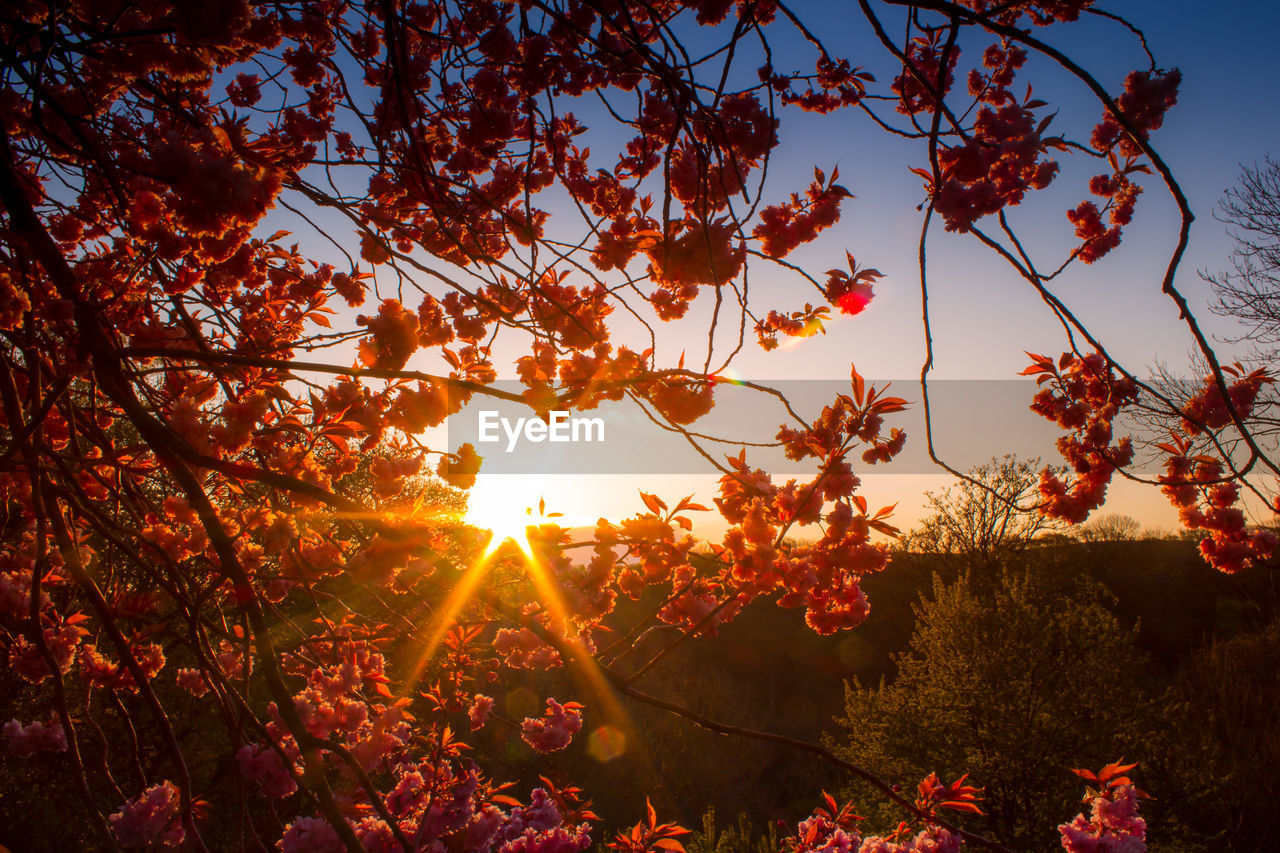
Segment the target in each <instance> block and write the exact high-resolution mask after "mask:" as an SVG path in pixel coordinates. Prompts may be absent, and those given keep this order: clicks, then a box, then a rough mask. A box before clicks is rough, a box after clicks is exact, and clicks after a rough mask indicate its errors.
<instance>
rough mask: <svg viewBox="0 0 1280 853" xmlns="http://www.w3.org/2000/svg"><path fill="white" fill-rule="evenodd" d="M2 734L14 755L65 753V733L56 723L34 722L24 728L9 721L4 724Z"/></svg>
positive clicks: (60, 725) (15, 722) (17, 723)
mask: <svg viewBox="0 0 1280 853" xmlns="http://www.w3.org/2000/svg"><path fill="white" fill-rule="evenodd" d="M4 733H5V736H6V737H7V738H9V749H10V750H12V751H13V754H14V755H31V754H33V753H36V752H41V751H44V752H66V751H67V733H66V732H65V731H63V729H62V724H61V723H58V722H53V721H51V722H48V723H42V722H39V721H36V722H33V723H30V724H28V725H25V726H24V725H23V724H22V723H20V722H18V721H17V720H10V721H9V722H7V723H5V724H4Z"/></svg>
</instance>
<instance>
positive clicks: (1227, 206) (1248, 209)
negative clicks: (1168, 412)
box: [1200, 157, 1280, 361]
mask: <svg viewBox="0 0 1280 853" xmlns="http://www.w3.org/2000/svg"><path fill="white" fill-rule="evenodd" d="M1217 216H1218V218H1219V219H1220V220H1222V221H1223V222H1225V223H1226V224H1227V226H1228V229H1229V233H1230V235H1231V239H1232V242H1233V243H1234V244H1235V248H1234V250H1233V251H1232V253H1231V266H1232V270H1231V271H1230V272H1220V273H1204V272H1202V273H1201V274H1200V275H1201V277H1202V278H1203V279H1204V280H1205V281H1207V282H1208V283H1209V284H1211V285H1212V286H1213V291H1214V295H1215V296H1216V297H1217V299H1216V302H1215V303H1214V305H1213V311H1214V313H1216V314H1219V315H1222V316H1226V317H1235V318H1236V319H1238V320H1239V321H1240V322H1241V323H1243V324H1244V325H1245V326H1247V327H1248V331H1247V332H1246V333H1244V334H1242V335H1241V336H1240V337H1239V338H1238V339H1237V340H1239V341H1248V342H1250V343H1251V344H1253V345H1254V346H1255V347H1256V348H1257V349H1258V355H1259V356H1260V357H1261V358H1264V359H1266V360H1267V361H1272V360H1274V357H1275V356H1276V354H1277V352H1278V351H1280V163H1277V162H1276V161H1275V160H1272V159H1271V158H1270V157H1267V158H1266V161H1265V162H1264V164H1263V165H1262V166H1252V167H1250V166H1245V167H1243V169H1242V171H1241V174H1240V180H1239V183H1238V184H1237V185H1236V186H1235V187H1232V188H1231V189H1229V190H1227V194H1226V197H1225V198H1224V199H1223V200H1222V202H1221V203H1220V204H1219V206H1218V213H1217Z"/></svg>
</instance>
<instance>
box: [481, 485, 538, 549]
mask: <svg viewBox="0 0 1280 853" xmlns="http://www.w3.org/2000/svg"><path fill="white" fill-rule="evenodd" d="M464 520H465V521H466V522H467V524H470V525H472V526H473V527H477V528H479V529H481V530H488V531H490V532H491V533H492V534H493V536H492V538H490V539H489V544H488V545H487V546H486V547H485V551H484V556H486V557H488V556H489V555H490V554H492V553H493V552H494V551H496V550H498V548H499V547H501V546H502V544H503V543H504V542H506V541H508V540H510V541H512V542H514V543H515V545H516V547H517V548H519V549H520V550H521V551H522V552H524V554H525V555H526V556H528V555H529V554H530V553H531V549H530V547H529V537H528V534H527V532H526V529H527V528H528V526H529V525H531V524H534V523H535V519H534V517H533V510H532V508H531V507H529V506H528V505H527V501H526V500H524V499H523V498H522V497H521V496H520V495H519V494H514V493H513V491H512V490H511V489H505V488H503V487H502V486H501V484H499V483H492V484H491V483H486V482H484V481H483V480H479V481H477V483H476V485H475V486H473V487H472V489H471V491H470V493H468V495H467V512H466V515H465V516H464Z"/></svg>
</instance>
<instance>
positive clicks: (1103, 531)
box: [1074, 513, 1142, 542]
mask: <svg viewBox="0 0 1280 853" xmlns="http://www.w3.org/2000/svg"><path fill="white" fill-rule="evenodd" d="M1141 528H1142V525H1141V524H1139V523H1138V520H1137V519H1136V518H1134V517H1133V516H1131V515H1120V514H1118V513H1107V514H1106V515H1100V516H1098V517H1097V518H1095V519H1094V520H1093V521H1090V522H1089V523H1088V524H1082V525H1080V526H1079V527H1078V528H1076V530H1075V531H1074V532H1075V534H1076V536H1077V537H1079V538H1080V539H1082V540H1084V541H1085V542H1131V541H1133V540H1135V539H1137V538H1139V537H1138V531H1139V530H1141Z"/></svg>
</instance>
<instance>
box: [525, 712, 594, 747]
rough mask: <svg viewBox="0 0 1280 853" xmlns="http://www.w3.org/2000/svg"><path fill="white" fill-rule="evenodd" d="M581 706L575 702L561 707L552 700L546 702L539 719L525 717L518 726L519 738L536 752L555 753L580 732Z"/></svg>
mask: <svg viewBox="0 0 1280 853" xmlns="http://www.w3.org/2000/svg"><path fill="white" fill-rule="evenodd" d="M581 707H582V706H581V705H579V704H578V703H577V702H566V703H565V704H563V705H561V704H560V703H559V702H557V701H556V700H554V699H548V700H547V710H546V712H545V713H544V714H543V715H542V717H541V718H540V719H535V718H534V717H525V718H524V722H522V723H521V724H520V732H521V734H520V736H521V737H522V738H524V742H525V743H527V744H529V746H531V747H533V748H534V749H536V750H538V752H555V751H556V750H559V749H564V748H565V747H566V746H568V745H569V744H570V743H571V742H572V741H573V736H574V735H576V734H577V733H578V732H579V731H581V730H582V712H581V711H579V710H578V709H579V708H581Z"/></svg>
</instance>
